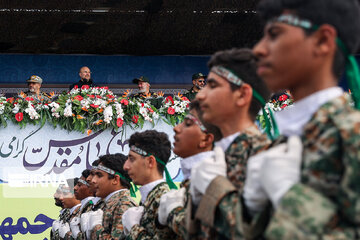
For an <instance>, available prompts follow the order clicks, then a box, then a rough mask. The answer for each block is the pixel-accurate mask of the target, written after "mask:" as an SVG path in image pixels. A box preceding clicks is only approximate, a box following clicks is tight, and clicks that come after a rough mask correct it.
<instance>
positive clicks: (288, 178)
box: [260, 136, 303, 208]
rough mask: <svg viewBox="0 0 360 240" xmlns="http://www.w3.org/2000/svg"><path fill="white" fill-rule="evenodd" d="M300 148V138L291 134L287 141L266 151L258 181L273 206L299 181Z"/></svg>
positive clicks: (301, 148)
mask: <svg viewBox="0 0 360 240" xmlns="http://www.w3.org/2000/svg"><path fill="white" fill-rule="evenodd" d="M302 150H303V146H302V142H301V139H300V138H299V137H298V136H291V137H290V138H289V139H288V141H287V143H283V144H280V145H279V146H276V147H274V148H271V149H269V150H268V151H267V154H266V161H265V162H264V163H263V165H262V167H261V171H260V174H261V177H260V181H261V185H262V186H263V188H264V190H265V192H266V193H267V195H268V196H269V198H270V200H271V202H272V204H273V206H274V207H275V208H277V206H278V205H279V203H280V201H281V199H282V197H283V196H284V194H285V193H286V192H287V191H288V190H289V189H290V188H291V187H292V186H293V185H294V184H296V183H297V182H299V181H300V168H301V160H302Z"/></svg>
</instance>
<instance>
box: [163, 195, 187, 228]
mask: <svg viewBox="0 0 360 240" xmlns="http://www.w3.org/2000/svg"><path fill="white" fill-rule="evenodd" d="M185 191H186V190H185V188H180V189H179V190H174V189H172V190H171V191H170V192H168V193H165V194H164V195H162V196H161V198H160V206H159V211H158V212H159V215H158V220H159V223H160V224H162V225H167V218H168V216H169V214H170V212H171V211H172V210H173V209H175V208H177V207H184V205H185Z"/></svg>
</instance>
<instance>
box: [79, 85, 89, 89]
mask: <svg viewBox="0 0 360 240" xmlns="http://www.w3.org/2000/svg"><path fill="white" fill-rule="evenodd" d="M89 88H90V87H89V85H82V87H81V90H86V89H89Z"/></svg>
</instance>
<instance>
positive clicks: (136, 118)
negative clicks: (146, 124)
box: [132, 115, 139, 123]
mask: <svg viewBox="0 0 360 240" xmlns="http://www.w3.org/2000/svg"><path fill="white" fill-rule="evenodd" d="M132 121H133V123H137V122H138V121H139V116H138V115H134V116H132Z"/></svg>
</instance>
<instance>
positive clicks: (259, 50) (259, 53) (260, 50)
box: [253, 37, 267, 58]
mask: <svg viewBox="0 0 360 240" xmlns="http://www.w3.org/2000/svg"><path fill="white" fill-rule="evenodd" d="M266 49H267V48H266V46H265V39H264V37H263V38H262V39H260V41H259V42H258V43H257V44H255V46H254V47H253V53H254V55H255V56H256V57H257V58H261V57H264V56H265V55H266V54H267V50H266Z"/></svg>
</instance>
